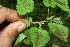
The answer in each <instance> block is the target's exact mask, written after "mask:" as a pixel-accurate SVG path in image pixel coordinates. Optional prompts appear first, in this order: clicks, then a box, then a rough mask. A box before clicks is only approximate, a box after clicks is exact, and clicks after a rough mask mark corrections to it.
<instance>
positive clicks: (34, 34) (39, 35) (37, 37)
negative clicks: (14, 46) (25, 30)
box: [29, 27, 50, 47]
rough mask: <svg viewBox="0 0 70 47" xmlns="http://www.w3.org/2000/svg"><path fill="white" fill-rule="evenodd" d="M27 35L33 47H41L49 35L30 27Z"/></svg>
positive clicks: (46, 41)
mask: <svg viewBox="0 0 70 47" xmlns="http://www.w3.org/2000/svg"><path fill="white" fill-rule="evenodd" d="M29 33H30V38H31V41H32V43H33V47H43V46H44V45H45V44H46V43H48V41H49V40H50V36H49V33H48V32H47V31H46V30H43V29H40V28H36V27H32V28H30V29H29Z"/></svg>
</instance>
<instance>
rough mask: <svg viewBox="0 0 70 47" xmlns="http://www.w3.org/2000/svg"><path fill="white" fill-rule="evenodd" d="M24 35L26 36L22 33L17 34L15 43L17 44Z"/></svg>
mask: <svg viewBox="0 0 70 47" xmlns="http://www.w3.org/2000/svg"><path fill="white" fill-rule="evenodd" d="M25 37H27V36H26V35H24V34H23V33H21V34H19V36H18V38H17V40H16V42H15V45H16V44H18V43H19V42H21V41H22V40H23V39H24V38H25Z"/></svg>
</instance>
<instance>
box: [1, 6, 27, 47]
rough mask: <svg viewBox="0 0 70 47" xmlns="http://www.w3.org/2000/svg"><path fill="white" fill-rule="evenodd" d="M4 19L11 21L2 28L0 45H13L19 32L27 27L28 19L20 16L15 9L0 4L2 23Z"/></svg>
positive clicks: (6, 46)
mask: <svg viewBox="0 0 70 47" xmlns="http://www.w3.org/2000/svg"><path fill="white" fill-rule="evenodd" d="M4 21H8V22H11V23H10V24H9V25H8V26H6V27H5V28H3V29H2V30H0V47H12V43H13V42H14V40H15V38H16V36H17V35H18V33H20V32H21V31H23V30H24V29H25V28H26V26H27V25H26V23H27V19H26V18H24V17H22V16H18V14H17V12H16V11H15V10H12V9H9V8H5V7H3V6H1V5H0V25H1V24H2V23H3V22H4Z"/></svg>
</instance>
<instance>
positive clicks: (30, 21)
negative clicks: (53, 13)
mask: <svg viewBox="0 0 70 47" xmlns="http://www.w3.org/2000/svg"><path fill="white" fill-rule="evenodd" d="M32 22H33V21H32V18H31V17H29V18H28V22H27V26H30V24H31V23H32Z"/></svg>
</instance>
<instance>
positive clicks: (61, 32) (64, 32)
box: [48, 23, 69, 42]
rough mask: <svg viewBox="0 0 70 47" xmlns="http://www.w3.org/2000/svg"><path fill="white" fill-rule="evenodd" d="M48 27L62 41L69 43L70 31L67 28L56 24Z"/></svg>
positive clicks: (49, 24)
mask: <svg viewBox="0 0 70 47" xmlns="http://www.w3.org/2000/svg"><path fill="white" fill-rule="evenodd" d="M48 26H49V29H50V30H51V31H52V32H53V33H54V34H55V35H56V36H58V37H59V38H60V39H61V40H64V41H65V42H67V37H68V34H69V30H68V28H67V27H65V26H63V25H61V24H56V23H48Z"/></svg>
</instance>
